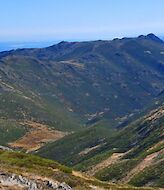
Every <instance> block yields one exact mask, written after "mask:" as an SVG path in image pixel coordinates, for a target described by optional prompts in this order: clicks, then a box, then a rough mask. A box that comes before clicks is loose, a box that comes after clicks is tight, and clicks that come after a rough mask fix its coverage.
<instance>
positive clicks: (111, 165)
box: [39, 106, 164, 187]
mask: <svg viewBox="0 0 164 190" xmlns="http://www.w3.org/2000/svg"><path fill="white" fill-rule="evenodd" d="M163 123H164V107H163V106H159V107H158V108H157V109H154V110H152V111H150V112H149V113H148V114H147V115H145V116H143V117H141V118H139V119H137V120H136V121H134V122H132V123H130V124H129V125H128V126H127V127H125V128H123V129H119V130H117V131H115V132H113V133H107V132H106V131H104V134H102V131H103V130H101V133H100V132H99V131H98V129H99V128H97V126H93V127H91V128H90V129H87V130H85V131H83V132H78V133H76V134H73V135H69V136H68V137H66V138H63V139H61V140H59V141H58V142H56V143H51V144H48V145H46V146H45V147H43V148H42V149H41V150H39V155H41V156H44V157H48V158H51V159H56V160H58V161H60V162H62V163H65V164H67V165H71V166H73V167H74V168H76V169H78V170H81V171H83V172H85V173H87V174H89V175H94V176H95V177H97V178H98V179H101V180H105V181H112V182H122V183H129V184H133V185H136V186H159V187H164V184H163V171H164V170H163V168H162V166H163V155H164V152H163V151H164V141H163V140H164V136H163V132H164V125H163ZM99 127H100V126H99ZM97 134H99V135H98V137H97Z"/></svg>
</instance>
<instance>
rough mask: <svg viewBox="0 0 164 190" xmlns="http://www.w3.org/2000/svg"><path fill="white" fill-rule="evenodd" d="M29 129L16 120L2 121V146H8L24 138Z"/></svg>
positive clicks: (0, 125)
mask: <svg viewBox="0 0 164 190" xmlns="http://www.w3.org/2000/svg"><path fill="white" fill-rule="evenodd" d="M27 130H28V129H26V128H25V127H24V126H22V125H20V124H19V123H18V122H16V121H14V120H6V119H0V145H7V143H10V142H13V141H15V140H16V139H18V138H20V137H21V136H23V135H24V134H25V133H26V132H27Z"/></svg>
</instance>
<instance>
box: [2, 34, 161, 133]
mask: <svg viewBox="0 0 164 190" xmlns="http://www.w3.org/2000/svg"><path fill="white" fill-rule="evenodd" d="M163 52H164V43H163V41H161V40H160V39H159V38H158V37H156V36H154V35H153V34H149V35H147V36H139V37H138V38H123V39H115V40H112V41H93V42H61V43H59V44H57V45H54V46H51V47H48V48H42V49H18V50H13V51H8V52H1V53H0V75H1V91H2V93H1V96H2V97H1V100H3V99H4V100H3V101H6V102H8V104H9V101H8V100H7V98H10V99H11V96H12V98H13V101H12V103H11V102H10V104H11V105H10V106H8V107H10V108H13V109H15V107H16V109H15V110H14V113H13V112H12V113H10V110H7V107H6V106H5V108H4V107H3V108H1V112H2V114H1V115H2V116H3V117H9V118H15V117H17V118H19V119H32V118H33V119H34V120H38V121H41V122H46V123H52V125H55V122H56V123H57V125H56V126H60V129H63V130H65V129H64V128H66V129H67V130H68V129H70V128H71V127H72V128H73V130H75V128H78V126H77V123H78V125H84V124H86V123H89V124H90V123H94V122H95V121H97V120H99V119H100V118H101V117H105V118H107V120H108V121H109V124H110V126H117V125H118V124H120V123H122V122H123V121H124V119H125V118H128V117H129V116H130V115H131V114H133V113H135V112H138V110H140V109H142V108H143V107H144V106H145V105H147V104H149V102H150V101H151V100H152V99H153V98H154V97H155V96H156V95H157V94H158V93H160V92H161V91H162V90H163V83H164V77H163V76H164V75H163V73H164V65H163V62H164V53H163ZM4 94H5V95H4ZM4 96H5V97H4ZM17 98H19V99H20V101H19V106H18V105H16V104H18V103H15V102H17V101H16V99H17ZM10 101H11V100H10ZM1 104H2V103H1ZM3 105H4V103H3ZM116 105H119V106H116ZM50 107H51V108H50ZM20 110H22V111H20ZM35 110H37V111H35ZM4 112H5V113H4ZM57 112H58V113H57ZM60 112H61V113H62V114H60ZM47 113H48V115H47ZM12 114H14V115H12ZM62 115H64V116H65V117H67V123H65V121H64V120H63V119H62ZM41 118H42V119H41ZM74 118H76V122H74ZM61 121H62V122H61ZM75 125H76V126H75Z"/></svg>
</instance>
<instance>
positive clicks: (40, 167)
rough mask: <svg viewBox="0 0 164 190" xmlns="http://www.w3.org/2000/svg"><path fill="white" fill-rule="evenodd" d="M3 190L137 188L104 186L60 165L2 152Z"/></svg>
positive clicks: (45, 160) (0, 179) (20, 154)
mask: <svg viewBox="0 0 164 190" xmlns="http://www.w3.org/2000/svg"><path fill="white" fill-rule="evenodd" d="M0 189H4V190H10V189H12V190H27V189H28V190H42V189H44V190H46V189H47V190H48V189H56V190H59V189H64V190H71V189H75V190H94V189H99V190H100V189H102V190H107V189H112V190H117V189H126V190H133V189H136V188H134V187H132V186H123V185H115V184H110V183H103V182H101V181H98V180H96V179H95V178H91V177H88V176H86V175H83V174H80V173H79V172H76V171H72V170H71V169H70V168H67V167H65V166H63V165H60V164H58V163H57V162H54V161H51V160H47V159H43V158H39V157H37V156H32V155H27V154H23V153H20V152H10V151H0ZM141 189H142V188H141Z"/></svg>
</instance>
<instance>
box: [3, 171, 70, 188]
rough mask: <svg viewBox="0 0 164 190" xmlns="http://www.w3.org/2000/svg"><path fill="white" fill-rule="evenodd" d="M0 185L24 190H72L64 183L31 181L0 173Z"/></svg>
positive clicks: (18, 176)
mask: <svg viewBox="0 0 164 190" xmlns="http://www.w3.org/2000/svg"><path fill="white" fill-rule="evenodd" d="M0 184H1V185H2V186H9V187H13V186H18V187H19V188H21V189H25V190H39V189H40V190H41V189H42V190H43V189H54V190H72V188H71V187H70V186H69V185H67V184H66V183H65V182H63V183H60V182H57V181H51V180H46V181H41V180H39V181H38V180H31V179H28V178H26V177H23V176H21V175H16V174H7V173H0Z"/></svg>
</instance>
